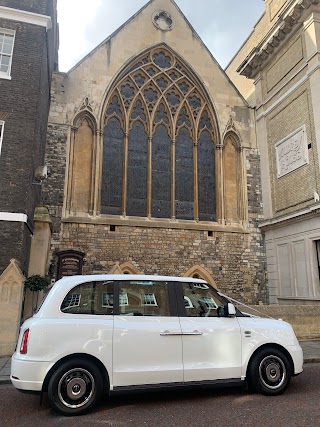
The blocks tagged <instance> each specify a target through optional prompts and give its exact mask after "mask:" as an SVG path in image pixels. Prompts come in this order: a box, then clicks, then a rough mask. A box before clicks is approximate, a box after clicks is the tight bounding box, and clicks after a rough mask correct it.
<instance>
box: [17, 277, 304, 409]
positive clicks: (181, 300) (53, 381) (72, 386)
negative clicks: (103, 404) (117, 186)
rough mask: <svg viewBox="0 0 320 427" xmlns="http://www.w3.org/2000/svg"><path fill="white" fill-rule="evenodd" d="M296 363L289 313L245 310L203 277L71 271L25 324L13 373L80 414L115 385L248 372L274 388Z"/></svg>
mask: <svg viewBox="0 0 320 427" xmlns="http://www.w3.org/2000/svg"><path fill="white" fill-rule="evenodd" d="M302 366H303V354H302V350H301V347H300V345H299V343H298V341H297V338H296V336H295V334H294V332H293V329H292V327H291V326H290V325H289V324H288V323H286V322H284V321H281V320H273V319H263V318H259V317H250V316H248V315H247V314H245V313H242V312H241V311H239V310H238V309H237V308H236V307H235V306H234V305H233V304H231V303H230V302H229V301H228V299H226V298H225V297H224V296H223V295H221V294H219V293H218V292H217V291H216V290H215V289H214V288H212V287H211V286H210V285H209V284H208V283H206V282H205V281H203V280H200V279H194V278H186V277H180V278H179V277H165V276H144V275H128V274H125V275H92V276H72V277H65V278H63V279H61V280H59V281H57V282H56V283H55V284H54V285H53V286H52V288H51V290H50V291H49V293H48V295H47V296H46V298H45V299H44V301H43V303H42V305H41V307H40V309H39V310H38V312H37V313H36V314H34V316H33V317H32V318H30V319H28V320H27V321H26V322H25V323H24V324H23V325H22V327H21V332H20V337H19V340H18V344H17V349H16V351H15V353H14V354H13V356H12V364H11V381H12V384H13V385H14V386H15V387H16V388H17V389H19V390H21V391H25V392H39V393H43V392H47V393H48V398H49V402H50V404H51V406H52V407H53V408H54V409H55V410H57V411H59V412H60V413H63V414H65V415H79V414H83V413H85V412H87V411H88V410H89V409H90V408H91V407H92V406H93V405H94V404H95V403H96V402H97V400H98V399H99V398H100V397H101V396H102V395H103V394H108V393H112V392H117V391H130V390H139V389H140V390H146V389H154V388H157V389H158V388H165V387H168V386H170V387H172V386H176V387H179V386H190V385H191V386H201V385H206V386H208V385H209V386H210V385H216V384H233V383H234V384H236V383H241V382H242V383H244V382H245V381H246V382H247V383H248V385H249V386H250V387H251V388H252V389H253V390H255V391H258V392H261V393H263V394H266V395H277V394H280V393H282V392H283V391H284V390H285V389H286V388H287V387H288V385H289V383H290V380H291V377H292V376H294V375H297V374H299V373H301V372H302Z"/></svg>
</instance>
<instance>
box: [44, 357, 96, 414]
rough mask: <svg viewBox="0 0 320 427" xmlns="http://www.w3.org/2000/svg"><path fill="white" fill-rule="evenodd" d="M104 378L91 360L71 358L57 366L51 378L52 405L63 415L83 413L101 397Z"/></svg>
mask: <svg viewBox="0 0 320 427" xmlns="http://www.w3.org/2000/svg"><path fill="white" fill-rule="evenodd" d="M102 391H103V380H102V375H101V372H100V370H99V369H98V368H97V366H95V365H94V364H93V363H92V362H90V361H89V360H84V359H71V360H68V361H67V362H65V363H64V364H63V365H61V366H60V367H58V368H57V370H56V371H55V372H54V373H53V375H52V376H51V378H50V380H49V384H48V398H49V402H50V405H51V407H52V408H53V409H54V410H56V411H58V412H60V413H62V414H63V415H82V414H84V413H86V412H87V411H88V410H89V409H90V408H92V407H93V406H94V405H95V403H96V402H97V401H98V400H99V399H100V397H101V395H102Z"/></svg>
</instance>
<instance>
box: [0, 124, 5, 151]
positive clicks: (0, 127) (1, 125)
mask: <svg viewBox="0 0 320 427" xmlns="http://www.w3.org/2000/svg"><path fill="white" fill-rule="evenodd" d="M3 131H4V122H3V121H2V120H0V154H1V147H2V138H3Z"/></svg>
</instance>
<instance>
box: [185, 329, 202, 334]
mask: <svg viewBox="0 0 320 427" xmlns="http://www.w3.org/2000/svg"><path fill="white" fill-rule="evenodd" d="M182 335H203V332H200V331H198V330H195V331H190V332H188V331H186V332H183V333H182Z"/></svg>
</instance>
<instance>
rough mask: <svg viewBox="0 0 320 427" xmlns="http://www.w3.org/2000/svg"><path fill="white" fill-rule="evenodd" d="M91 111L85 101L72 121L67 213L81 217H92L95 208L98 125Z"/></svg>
mask: <svg viewBox="0 0 320 427" xmlns="http://www.w3.org/2000/svg"><path fill="white" fill-rule="evenodd" d="M89 107H90V103H89V100H88V98H85V101H84V103H83V104H82V106H81V108H80V109H79V110H80V112H78V113H77V114H76V116H75V117H74V119H73V121H72V128H71V138H70V145H69V161H68V178H67V198H66V200H67V201H66V209H67V212H68V213H73V214H81V215H83V214H84V215H85V214H87V215H89V214H90V215H92V213H93V208H94V187H95V177H96V144H97V121H96V119H95V117H94V115H93V114H92V113H91V111H90V110H89V109H88V108H89ZM90 109H91V107H90Z"/></svg>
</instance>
